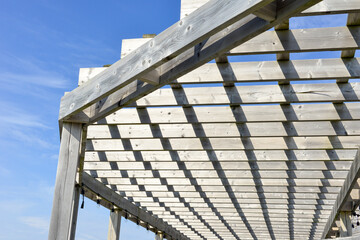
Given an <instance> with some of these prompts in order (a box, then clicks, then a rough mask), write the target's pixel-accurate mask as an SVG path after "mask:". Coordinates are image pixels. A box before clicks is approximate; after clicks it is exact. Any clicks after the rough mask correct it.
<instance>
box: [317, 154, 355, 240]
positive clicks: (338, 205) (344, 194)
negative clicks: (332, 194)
mask: <svg viewBox="0 0 360 240" xmlns="http://www.w3.org/2000/svg"><path fill="white" fill-rule="evenodd" d="M359 177H360V151H359V150H358V152H357V154H356V156H355V159H354V162H353V164H352V165H351V167H350V170H349V173H348V175H347V177H346V179H345V182H344V185H343V186H342V188H341V190H340V192H339V195H338V197H337V199H336V202H335V204H334V207H333V210H332V211H331V214H330V217H329V219H328V222H327V223H326V226H325V228H324V231H323V234H322V238H325V237H326V236H327V234H328V233H329V231H330V229H331V226H332V224H333V222H334V221H335V219H336V218H337V216H338V215H339V213H340V211H341V209H342V207H343V206H344V205H345V204H346V201H347V199H348V198H349V196H350V194H351V190H352V189H353V187H354V185H355V184H356V182H357V180H358V178H359Z"/></svg>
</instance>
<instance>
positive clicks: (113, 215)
mask: <svg viewBox="0 0 360 240" xmlns="http://www.w3.org/2000/svg"><path fill="white" fill-rule="evenodd" d="M120 227H121V212H120V211H119V210H111V212H110V219H109V230H108V237H107V239H108V240H119V239H120Z"/></svg>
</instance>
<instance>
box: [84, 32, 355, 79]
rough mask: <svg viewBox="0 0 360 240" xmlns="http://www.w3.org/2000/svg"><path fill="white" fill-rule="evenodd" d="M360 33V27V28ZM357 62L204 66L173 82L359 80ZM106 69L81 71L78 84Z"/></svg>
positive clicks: (313, 61)
mask: <svg viewBox="0 0 360 240" xmlns="http://www.w3.org/2000/svg"><path fill="white" fill-rule="evenodd" d="M359 30H360V28H359ZM359 62H360V59H359V58H350V59H308V60H292V61H279V62H275V61H264V62H231V63H222V62H219V63H217V64H213V63H209V64H205V65H203V66H201V67H199V68H197V69H195V70H193V71H191V72H189V73H188V74H186V75H184V76H182V77H180V78H178V79H177V80H175V81H174V83H179V84H201V83H236V82H238V83H240V82H266V81H287V82H288V81H297V80H301V81H303V80H310V81H311V80H324V79H356V78H360V64H359ZM103 70H105V68H81V69H80V77H79V84H82V83H84V82H86V81H87V80H88V79H90V78H91V77H93V76H94V74H95V73H97V72H100V71H103Z"/></svg>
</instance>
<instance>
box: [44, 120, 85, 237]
mask: <svg viewBox="0 0 360 240" xmlns="http://www.w3.org/2000/svg"><path fill="white" fill-rule="evenodd" d="M81 134H82V125H81V124H78V123H64V124H63V128H62V135H61V144H60V153H59V163H58V168H57V173H56V182H55V193H54V201H53V208H52V212H51V220H50V230H49V237H48V239H49V240H54V239H70V240H73V239H74V237H75V234H74V233H75V230H74V229H72V228H73V227H75V226H76V225H74V224H73V218H75V219H76V217H77V216H76V214H77V209H76V204H77V203H76V202H75V203H74V199H75V201H76V199H77V196H75V198H74V194H75V192H76V189H75V177H76V173H77V168H78V162H79V157H80V145H81ZM70 237H73V239H71V238H70Z"/></svg>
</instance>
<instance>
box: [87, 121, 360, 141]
mask: <svg viewBox="0 0 360 240" xmlns="http://www.w3.org/2000/svg"><path fill="white" fill-rule="evenodd" d="M355 135H360V121H357V120H353V121H336V122H331V121H317V122H311V121H310V122H265V123H239V124H237V123H199V124H196V123H194V124H158V125H154V124H141V125H138V124H136V125H135V124H134V125H108V126H105V125H90V126H89V127H88V135H87V138H88V139H101V138H102V139H104V138H111V139H117V138H121V139H127V138H188V137H190V138H193V137H201V138H202V137H240V136H242V137H288V136H289V137H296V136H355Z"/></svg>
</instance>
